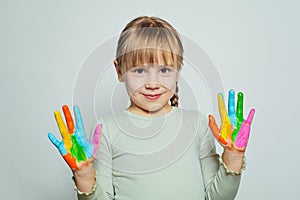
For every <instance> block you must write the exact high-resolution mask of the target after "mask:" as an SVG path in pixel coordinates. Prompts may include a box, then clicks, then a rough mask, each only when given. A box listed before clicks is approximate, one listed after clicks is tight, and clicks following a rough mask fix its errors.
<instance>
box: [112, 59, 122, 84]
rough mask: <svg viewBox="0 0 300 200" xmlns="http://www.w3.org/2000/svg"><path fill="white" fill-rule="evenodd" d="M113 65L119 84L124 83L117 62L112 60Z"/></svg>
mask: <svg viewBox="0 0 300 200" xmlns="http://www.w3.org/2000/svg"><path fill="white" fill-rule="evenodd" d="M114 65H115V69H116V72H117V74H118V80H119V81H120V82H124V81H123V78H122V72H121V69H120V67H119V64H118V61H117V60H114Z"/></svg>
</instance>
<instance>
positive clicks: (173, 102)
mask: <svg viewBox="0 0 300 200" xmlns="http://www.w3.org/2000/svg"><path fill="white" fill-rule="evenodd" d="M178 91H179V88H178V83H177V82H176V93H175V94H174V95H173V96H172V98H171V99H170V101H171V106H175V107H178V100H179V96H178Z"/></svg>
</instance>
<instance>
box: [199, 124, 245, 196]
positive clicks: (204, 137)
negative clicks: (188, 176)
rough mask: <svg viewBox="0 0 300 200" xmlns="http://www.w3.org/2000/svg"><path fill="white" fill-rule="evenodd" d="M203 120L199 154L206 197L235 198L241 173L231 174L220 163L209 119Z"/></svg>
mask: <svg viewBox="0 0 300 200" xmlns="http://www.w3.org/2000/svg"><path fill="white" fill-rule="evenodd" d="M202 121H203V123H202V125H201V127H200V129H199V131H201V134H200V135H201V137H200V155H199V156H200V163H201V168H202V174H203V181H204V186H205V195H206V196H205V199H207V200H210V199H213V200H219V199H220V200H223V199H226V200H230V199H234V198H235V196H236V194H237V191H238V188H239V184H240V180H241V174H238V175H232V174H229V173H227V172H226V169H225V167H224V165H221V164H220V161H219V155H218V154H217V153H216V148H215V142H214V137H213V135H212V133H211V131H210V129H209V127H208V121H207V119H206V118H204V120H202ZM208 149H209V151H208Z"/></svg>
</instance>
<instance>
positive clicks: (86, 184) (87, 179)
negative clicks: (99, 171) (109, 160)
mask: <svg viewBox="0 0 300 200" xmlns="http://www.w3.org/2000/svg"><path fill="white" fill-rule="evenodd" d="M73 175H74V176H73V179H74V181H75V185H76V188H77V189H78V190H79V191H81V192H84V193H89V192H91V191H92V190H93V188H94V186H95V184H96V171H95V169H94V165H92V164H91V165H89V166H87V167H85V168H83V169H80V170H76V171H73Z"/></svg>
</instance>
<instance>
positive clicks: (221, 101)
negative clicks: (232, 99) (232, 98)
mask: <svg viewBox="0 0 300 200" xmlns="http://www.w3.org/2000/svg"><path fill="white" fill-rule="evenodd" d="M218 105H219V113H220V118H221V124H223V123H224V121H225V117H226V116H227V110H226V107H225V104H224V99H223V96H222V95H221V94H218Z"/></svg>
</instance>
